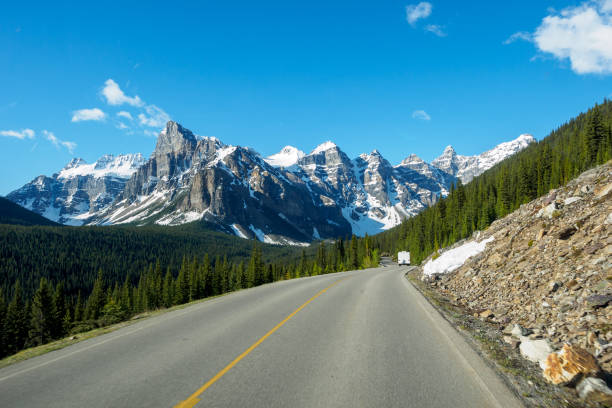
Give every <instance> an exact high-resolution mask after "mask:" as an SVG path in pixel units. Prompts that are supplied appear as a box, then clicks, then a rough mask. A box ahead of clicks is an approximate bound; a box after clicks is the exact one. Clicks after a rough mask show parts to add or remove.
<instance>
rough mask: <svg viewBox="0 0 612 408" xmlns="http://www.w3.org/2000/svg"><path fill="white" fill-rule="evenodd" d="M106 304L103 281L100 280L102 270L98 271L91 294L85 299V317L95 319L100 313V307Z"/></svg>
mask: <svg viewBox="0 0 612 408" xmlns="http://www.w3.org/2000/svg"><path fill="white" fill-rule="evenodd" d="M105 304H106V293H105V292H104V282H103V281H102V271H101V270H100V271H98V277H97V279H96V281H95V282H94V286H93V289H92V291H91V295H89V298H88V299H87V306H86V307H85V317H86V318H87V319H93V320H96V319H98V318H99V317H100V314H101V313H102V308H103V307H104V305H105Z"/></svg>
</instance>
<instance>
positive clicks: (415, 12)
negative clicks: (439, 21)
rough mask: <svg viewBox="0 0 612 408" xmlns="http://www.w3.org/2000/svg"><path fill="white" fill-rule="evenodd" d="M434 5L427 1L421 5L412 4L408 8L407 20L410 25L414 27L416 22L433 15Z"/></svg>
mask: <svg viewBox="0 0 612 408" xmlns="http://www.w3.org/2000/svg"><path fill="white" fill-rule="evenodd" d="M431 9H432V5H431V3H428V2H426V1H422V2H420V3H419V4H411V5H408V6H406V20H407V21H408V23H410V25H412V26H414V25H415V24H416V22H417V21H418V20H420V19H422V18H427V17H429V16H430V15H431Z"/></svg>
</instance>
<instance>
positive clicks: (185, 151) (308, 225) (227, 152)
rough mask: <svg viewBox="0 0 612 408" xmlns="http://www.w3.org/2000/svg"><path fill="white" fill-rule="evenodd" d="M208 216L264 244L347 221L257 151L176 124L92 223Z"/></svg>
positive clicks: (329, 232) (346, 229) (306, 236)
mask: <svg viewBox="0 0 612 408" xmlns="http://www.w3.org/2000/svg"><path fill="white" fill-rule="evenodd" d="M195 220H206V221H209V222H211V223H213V224H216V225H218V226H219V228H220V229H221V230H224V231H226V232H228V233H232V234H235V235H238V236H241V237H244V238H257V239H259V240H261V241H264V242H269V243H299V242H309V241H311V240H312V239H314V238H319V237H332V236H343V235H347V234H350V233H351V230H350V225H349V224H348V222H347V221H346V220H345V219H344V218H343V217H342V214H341V212H340V209H339V207H338V206H337V205H335V204H334V203H328V205H323V203H322V202H321V200H320V198H319V197H316V196H313V195H312V193H311V192H310V190H308V188H307V186H306V183H305V182H304V181H303V180H300V179H298V178H295V177H294V178H293V179H292V180H290V179H289V178H287V177H286V176H285V175H284V174H283V173H282V172H281V171H280V170H278V169H276V168H274V167H272V166H270V165H269V164H267V163H266V162H265V161H264V160H263V159H262V158H261V156H259V154H257V153H256V152H254V151H252V150H250V149H246V148H242V147H239V146H227V145H224V144H223V143H221V142H220V141H219V140H217V139H215V138H198V137H196V136H194V135H193V134H192V133H191V132H190V131H189V130H186V129H184V128H182V127H181V126H180V125H179V124H177V123H175V122H169V123H168V125H167V126H166V128H165V129H164V131H162V133H161V134H160V136H159V139H158V142H157V146H156V148H155V151H154V152H153V154H152V156H151V158H150V159H149V161H148V162H147V163H146V164H144V165H143V166H142V167H141V168H140V169H138V171H136V172H135V174H134V175H133V176H132V178H131V179H130V180H129V181H128V182H127V184H126V186H125V190H124V191H123V193H122V194H121V195H120V196H119V197H118V198H117V200H116V202H115V203H113V205H111V206H110V207H108V208H107V209H106V210H105V211H104V212H103V213H102V214H98V215H97V216H96V217H95V218H92V219H90V220H88V221H89V222H90V223H101V224H116V223H126V222H136V223H138V224H146V223H157V224H162V225H176V224H182V223H185V222H189V221H195Z"/></svg>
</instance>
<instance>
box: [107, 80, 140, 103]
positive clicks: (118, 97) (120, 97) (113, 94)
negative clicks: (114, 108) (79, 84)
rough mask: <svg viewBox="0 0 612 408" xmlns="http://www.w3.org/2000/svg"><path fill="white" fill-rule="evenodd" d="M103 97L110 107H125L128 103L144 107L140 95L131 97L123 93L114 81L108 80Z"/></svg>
mask: <svg viewBox="0 0 612 408" xmlns="http://www.w3.org/2000/svg"><path fill="white" fill-rule="evenodd" d="M102 96H104V97H105V98H106V102H107V103H108V104H109V105H123V104H124V103H127V104H128V105H132V106H142V105H144V102H143V101H142V100H141V99H140V97H138V95H136V96H133V97H129V96H127V95H126V94H124V93H123V91H122V90H121V88H119V85H118V84H117V83H116V82H115V81H113V80H112V79H110V78H109V79H107V80H106V82H104V88H102Z"/></svg>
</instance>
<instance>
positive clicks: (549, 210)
mask: <svg viewBox="0 0 612 408" xmlns="http://www.w3.org/2000/svg"><path fill="white" fill-rule="evenodd" d="M557 210H558V206H557V203H554V202H553V203H550V204H548V205H547V206H546V207H544V208H542V209H541V210H540V211H538V214H537V215H536V216H537V217H545V218H549V219H552V217H553V213H554V212H555V211H557Z"/></svg>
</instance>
